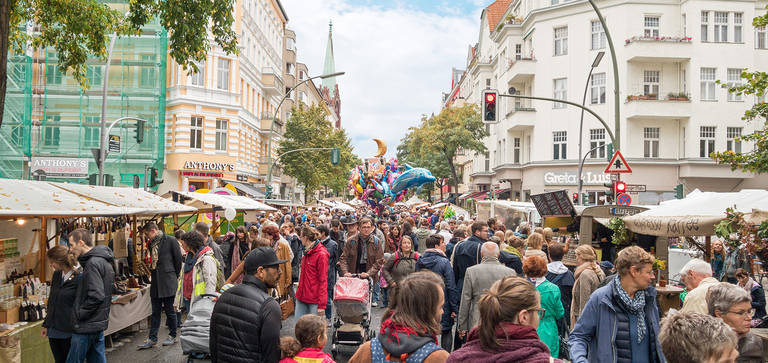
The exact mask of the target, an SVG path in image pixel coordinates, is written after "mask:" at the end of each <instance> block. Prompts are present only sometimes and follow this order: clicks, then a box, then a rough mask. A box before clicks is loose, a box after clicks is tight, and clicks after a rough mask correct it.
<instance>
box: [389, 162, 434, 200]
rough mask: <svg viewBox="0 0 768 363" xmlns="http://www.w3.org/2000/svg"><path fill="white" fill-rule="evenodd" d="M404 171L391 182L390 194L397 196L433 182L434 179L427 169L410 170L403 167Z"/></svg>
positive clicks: (407, 167) (408, 167)
mask: <svg viewBox="0 0 768 363" xmlns="http://www.w3.org/2000/svg"><path fill="white" fill-rule="evenodd" d="M405 169H406V170H405V171H404V172H403V173H402V174H400V176H398V177H397V179H395V180H394V181H393V182H392V188H391V189H390V191H391V192H392V194H397V193H400V192H401V191H403V190H405V189H408V188H412V187H415V186H419V185H422V184H426V183H431V182H433V181H435V177H434V176H432V173H431V172H430V171H429V170H427V169H424V168H411V167H410V166H408V165H406V166H405Z"/></svg>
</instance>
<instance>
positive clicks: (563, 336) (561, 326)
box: [557, 316, 571, 360]
mask: <svg viewBox="0 0 768 363" xmlns="http://www.w3.org/2000/svg"><path fill="white" fill-rule="evenodd" d="M557 330H558V334H557V342H558V344H559V345H560V354H559V356H558V358H560V359H565V360H570V359H571V352H570V350H569V348H568V335H569V334H568V324H567V323H566V320H565V316H563V317H562V318H560V319H558V320H557Z"/></svg>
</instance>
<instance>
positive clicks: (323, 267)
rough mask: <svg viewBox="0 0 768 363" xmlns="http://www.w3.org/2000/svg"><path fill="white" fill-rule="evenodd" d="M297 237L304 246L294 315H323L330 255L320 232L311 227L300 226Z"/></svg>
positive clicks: (326, 300)
mask: <svg viewBox="0 0 768 363" xmlns="http://www.w3.org/2000/svg"><path fill="white" fill-rule="evenodd" d="M299 238H301V244H302V246H304V251H306V253H305V254H304V258H302V259H301V269H300V271H301V276H300V277H299V287H298V288H297V289H296V311H295V314H296V317H301V316H304V315H307V314H317V315H321V316H324V315H325V306H326V304H327V303H328V262H329V261H330V255H329V254H328V250H326V249H325V246H323V244H322V243H320V233H319V232H318V231H317V230H316V229H314V228H312V227H302V228H301V229H300V230H299Z"/></svg>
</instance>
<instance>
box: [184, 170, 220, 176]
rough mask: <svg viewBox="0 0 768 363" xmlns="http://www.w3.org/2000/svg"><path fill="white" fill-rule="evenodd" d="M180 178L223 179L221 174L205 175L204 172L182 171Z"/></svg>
mask: <svg viewBox="0 0 768 363" xmlns="http://www.w3.org/2000/svg"><path fill="white" fill-rule="evenodd" d="M181 176H197V177H204V178H223V177H224V174H222V173H207V172H204V171H182V172H181Z"/></svg>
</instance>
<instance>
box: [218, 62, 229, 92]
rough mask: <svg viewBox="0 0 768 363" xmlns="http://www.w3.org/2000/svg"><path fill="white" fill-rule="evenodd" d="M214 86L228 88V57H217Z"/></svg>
mask: <svg viewBox="0 0 768 363" xmlns="http://www.w3.org/2000/svg"><path fill="white" fill-rule="evenodd" d="M216 87H217V88H218V89H223V90H228V89H229V59H224V58H219V63H218V65H217V67H216Z"/></svg>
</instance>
